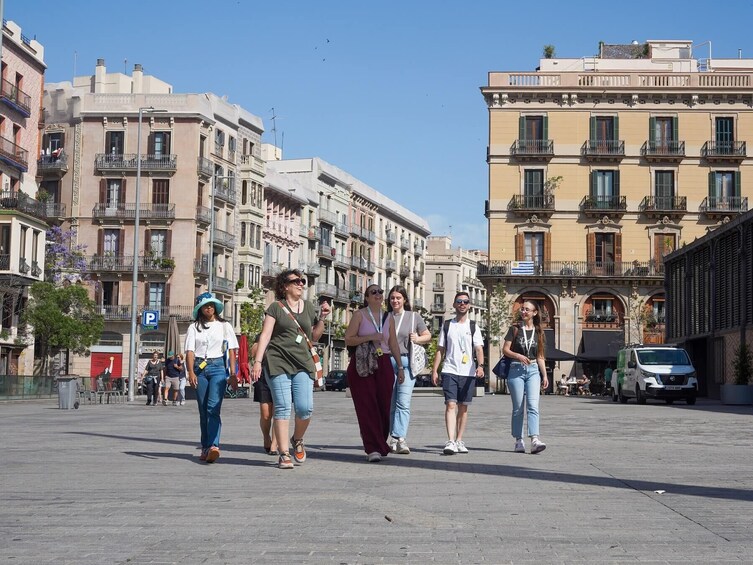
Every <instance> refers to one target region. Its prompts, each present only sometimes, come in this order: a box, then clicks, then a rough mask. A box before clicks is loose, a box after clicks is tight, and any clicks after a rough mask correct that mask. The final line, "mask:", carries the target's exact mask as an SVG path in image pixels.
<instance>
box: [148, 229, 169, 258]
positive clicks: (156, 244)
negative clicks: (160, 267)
mask: <svg viewBox="0 0 753 565" xmlns="http://www.w3.org/2000/svg"><path fill="white" fill-rule="evenodd" d="M149 234H150V235H149V249H150V250H151V252H152V254H153V255H154V256H155V257H165V256H167V255H168V245H167V239H168V233H167V230H149Z"/></svg>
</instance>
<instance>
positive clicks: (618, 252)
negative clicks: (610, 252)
mask: <svg viewBox="0 0 753 565" xmlns="http://www.w3.org/2000/svg"><path fill="white" fill-rule="evenodd" d="M594 241H595V238H594ZM595 245H596V244H595V243H594V247H595ZM595 252H596V249H594V253H595ZM614 262H615V263H622V234H621V233H616V234H614Z"/></svg>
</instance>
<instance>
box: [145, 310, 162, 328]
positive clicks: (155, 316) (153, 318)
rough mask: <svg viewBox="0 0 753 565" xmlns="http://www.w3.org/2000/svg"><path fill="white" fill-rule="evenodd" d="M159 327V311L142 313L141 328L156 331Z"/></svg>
mask: <svg viewBox="0 0 753 565" xmlns="http://www.w3.org/2000/svg"><path fill="white" fill-rule="evenodd" d="M158 325H159V310H144V311H143V312H142V313H141V327H143V328H144V329H145V330H156V329H157V326H158Z"/></svg>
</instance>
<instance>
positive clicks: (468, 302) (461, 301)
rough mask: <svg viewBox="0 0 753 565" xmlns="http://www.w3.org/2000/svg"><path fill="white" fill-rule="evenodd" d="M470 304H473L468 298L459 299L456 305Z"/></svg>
mask: <svg viewBox="0 0 753 565" xmlns="http://www.w3.org/2000/svg"><path fill="white" fill-rule="evenodd" d="M470 303H471V301H470V300H468V299H467V298H458V299H457V300H456V301H455V304H470Z"/></svg>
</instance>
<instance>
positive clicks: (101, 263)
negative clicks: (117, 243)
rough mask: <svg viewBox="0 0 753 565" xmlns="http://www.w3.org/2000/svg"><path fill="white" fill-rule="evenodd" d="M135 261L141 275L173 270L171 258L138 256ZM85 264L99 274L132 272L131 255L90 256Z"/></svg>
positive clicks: (173, 264)
mask: <svg viewBox="0 0 753 565" xmlns="http://www.w3.org/2000/svg"><path fill="white" fill-rule="evenodd" d="M136 261H137V265H138V270H139V271H140V272H141V273H152V274H155V273H156V274H170V273H172V272H173V270H174V269H175V259H174V258H173V257H167V256H165V257H157V256H154V255H139V256H138V257H137V258H136ZM86 262H87V264H88V265H89V269H90V270H91V271H94V272H97V273H100V274H102V273H130V272H133V255H109V254H105V255H91V256H89V257H87V258H86Z"/></svg>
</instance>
